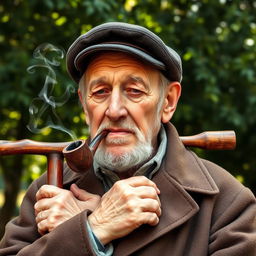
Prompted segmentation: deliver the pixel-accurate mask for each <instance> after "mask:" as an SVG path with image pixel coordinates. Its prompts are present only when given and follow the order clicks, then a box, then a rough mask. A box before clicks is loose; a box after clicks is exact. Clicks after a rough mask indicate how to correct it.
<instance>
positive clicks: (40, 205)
mask: <svg viewBox="0 0 256 256" xmlns="http://www.w3.org/2000/svg"><path fill="white" fill-rule="evenodd" d="M50 205H51V204H50V202H49V199H41V200H40V201H38V202H36V203H35V205H34V209H35V215H36V216H37V215H38V213H39V212H42V211H44V210H47V209H49V208H50Z"/></svg>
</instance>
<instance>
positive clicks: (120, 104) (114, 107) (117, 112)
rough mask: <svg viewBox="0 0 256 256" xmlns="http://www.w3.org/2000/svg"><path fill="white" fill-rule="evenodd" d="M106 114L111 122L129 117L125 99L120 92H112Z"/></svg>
mask: <svg viewBox="0 0 256 256" xmlns="http://www.w3.org/2000/svg"><path fill="white" fill-rule="evenodd" d="M105 114H106V116H107V117H108V118H109V119H110V120H111V121H118V120H119V119H121V118H124V117H126V116H127V109H126V107H125V104H124V99H123V97H122V95H121V94H120V92H119V91H113V92H112V94H111V97H110V98H109V104H108V108H107V110H106V112H105Z"/></svg>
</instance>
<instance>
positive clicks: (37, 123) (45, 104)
mask: <svg viewBox="0 0 256 256" xmlns="http://www.w3.org/2000/svg"><path fill="white" fill-rule="evenodd" d="M33 57H34V58H35V59H36V60H37V61H38V62H39V63H38V64H35V65H32V66H30V67H28V69H27V71H28V72H29V73H34V72H35V69H37V68H45V69H46V71H47V75H46V77H45V81H44V85H43V88H42V89H41V91H40V92H39V94H38V97H36V98H34V99H33V100H32V102H31V104H30V107H29V114H30V120H29V124H28V125H27V128H28V129H29V130H30V131H31V132H33V133H41V132H42V131H43V130H44V129H45V128H47V127H50V128H53V129H57V130H60V131H63V132H65V133H67V134H69V135H70V136H71V137H72V139H73V140H75V139H76V136H75V134H74V133H73V132H72V131H71V130H69V129H67V128H66V127H65V126H64V125H63V123H62V121H61V119H60V117H59V116H58V114H57V112H56V108H57V107H61V106H63V105H64V104H65V103H66V102H67V101H68V99H69V98H70V96H71V94H72V93H74V92H75V89H74V87H73V86H72V85H69V86H67V88H66V91H65V92H64V93H63V95H61V96H58V97H55V96H53V92H54V87H55V86H56V84H57V79H56V74H55V72H54V69H53V67H57V66H60V60H61V59H63V58H64V52H63V51H62V50H61V49H59V48H57V47H56V46H54V45H52V44H42V45H39V46H38V47H37V48H36V49H35V51H34V54H33ZM44 115H46V117H44Z"/></svg>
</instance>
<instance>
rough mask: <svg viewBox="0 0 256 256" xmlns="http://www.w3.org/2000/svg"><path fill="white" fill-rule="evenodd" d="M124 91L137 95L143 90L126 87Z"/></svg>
mask: <svg viewBox="0 0 256 256" xmlns="http://www.w3.org/2000/svg"><path fill="white" fill-rule="evenodd" d="M126 92H127V94H128V95H130V96H134V97H139V96H141V95H142V94H143V91H141V90H138V89H135V88H128V89H126Z"/></svg>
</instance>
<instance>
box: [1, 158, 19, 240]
mask: <svg viewBox="0 0 256 256" xmlns="http://www.w3.org/2000/svg"><path fill="white" fill-rule="evenodd" d="M7 158H11V159H10V160H9V159H8V161H7ZM22 158H23V156H22V155H16V156H10V157H2V158H1V166H2V169H3V178H4V188H5V189H4V198H5V200H4V204H3V207H2V208H1V210H0V237H2V236H3V234H4V230H5V225H6V223H7V222H8V221H9V220H10V219H11V218H12V217H13V216H14V214H15V209H16V202H17V196H18V194H19V190H20V181H21V177H22Z"/></svg>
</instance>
